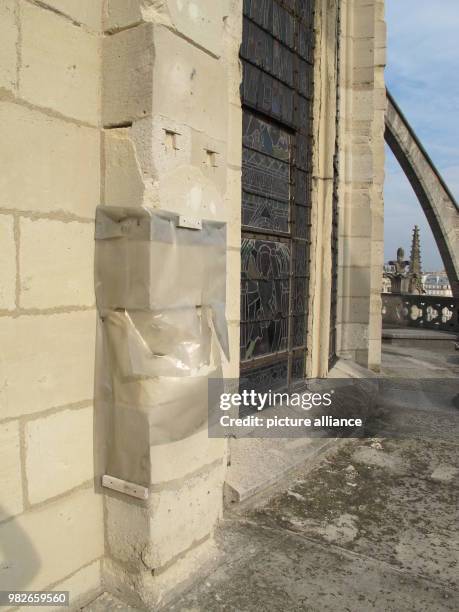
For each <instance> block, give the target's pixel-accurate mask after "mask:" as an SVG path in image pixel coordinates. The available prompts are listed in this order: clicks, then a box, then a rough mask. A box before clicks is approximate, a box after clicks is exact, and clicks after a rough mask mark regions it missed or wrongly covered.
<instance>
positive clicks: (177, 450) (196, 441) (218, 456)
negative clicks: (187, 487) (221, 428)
mask: <svg viewBox="0 0 459 612" xmlns="http://www.w3.org/2000/svg"><path fill="white" fill-rule="evenodd" d="M225 453H226V440H224V439H219V438H209V436H208V432H207V428H205V429H203V430H202V431H199V432H197V433H195V434H193V435H191V436H189V437H188V438H185V439H184V440H179V441H178V442H170V443H169V444H161V445H158V446H152V447H151V448H150V461H151V482H152V484H159V483H161V482H167V481H168V480H177V479H178V478H183V477H184V476H186V475H187V474H190V473H191V472H194V471H196V470H198V469H200V468H202V467H203V466H205V465H209V464H211V463H213V462H215V461H218V460H221V461H223V459H224V457H225Z"/></svg>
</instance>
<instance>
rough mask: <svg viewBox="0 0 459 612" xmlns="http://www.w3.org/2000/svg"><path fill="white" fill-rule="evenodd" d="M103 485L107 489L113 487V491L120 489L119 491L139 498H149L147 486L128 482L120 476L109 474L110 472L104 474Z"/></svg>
mask: <svg viewBox="0 0 459 612" xmlns="http://www.w3.org/2000/svg"><path fill="white" fill-rule="evenodd" d="M102 486H103V487H106V488H107V489H113V491H118V493H125V494H126V495H130V496H131V497H137V499H148V488H147V487H143V486H142V485H138V484H134V483H133V482H128V481H127V480H121V479H120V478H115V477H114V476H109V475H108V474H104V475H103V476H102Z"/></svg>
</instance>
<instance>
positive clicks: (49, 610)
mask: <svg viewBox="0 0 459 612" xmlns="http://www.w3.org/2000/svg"><path fill="white" fill-rule="evenodd" d="M100 566H101V561H99V560H97V561H93V562H92V563H90V564H89V565H86V566H85V567H82V568H81V569H80V570H78V571H77V572H75V573H74V574H73V575H72V576H70V578H67V580H64V581H62V582H58V583H57V584H55V585H54V586H53V588H52V590H53V591H68V592H69V601H70V609H71V610H80V607H79V606H80V604H86V603H87V602H88V601H91V600H92V599H94V597H96V596H97V595H98V594H99V593H100V590H101V567H100ZM77 606H78V607H77ZM59 610H62V608H56V606H40V612H59ZM15 612H30V606H28V607H21V608H15Z"/></svg>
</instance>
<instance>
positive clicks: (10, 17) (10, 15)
mask: <svg viewBox="0 0 459 612" xmlns="http://www.w3.org/2000/svg"><path fill="white" fill-rule="evenodd" d="M16 6H17V3H16V2H15V1H14V0H4V1H3V2H2V3H1V5H0V40H1V41H2V46H1V49H0V87H4V88H5V89H9V90H11V91H12V90H14V89H15V88H16V86H17V78H16V77H17V74H16V68H17V49H16V44H17V40H18V28H17V23H16V18H15V10H16Z"/></svg>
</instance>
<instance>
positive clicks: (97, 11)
mask: <svg viewBox="0 0 459 612" xmlns="http://www.w3.org/2000/svg"><path fill="white" fill-rule="evenodd" d="M42 2H43V4H47V5H48V6H50V7H52V8H54V9H56V10H57V11H59V12H60V13H62V14H63V15H65V16H66V17H69V19H72V21H75V22H76V23H80V24H81V25H85V26H87V27H88V28H91V29H92V30H95V31H97V32H99V31H100V30H101V27H102V2H103V0H42Z"/></svg>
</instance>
